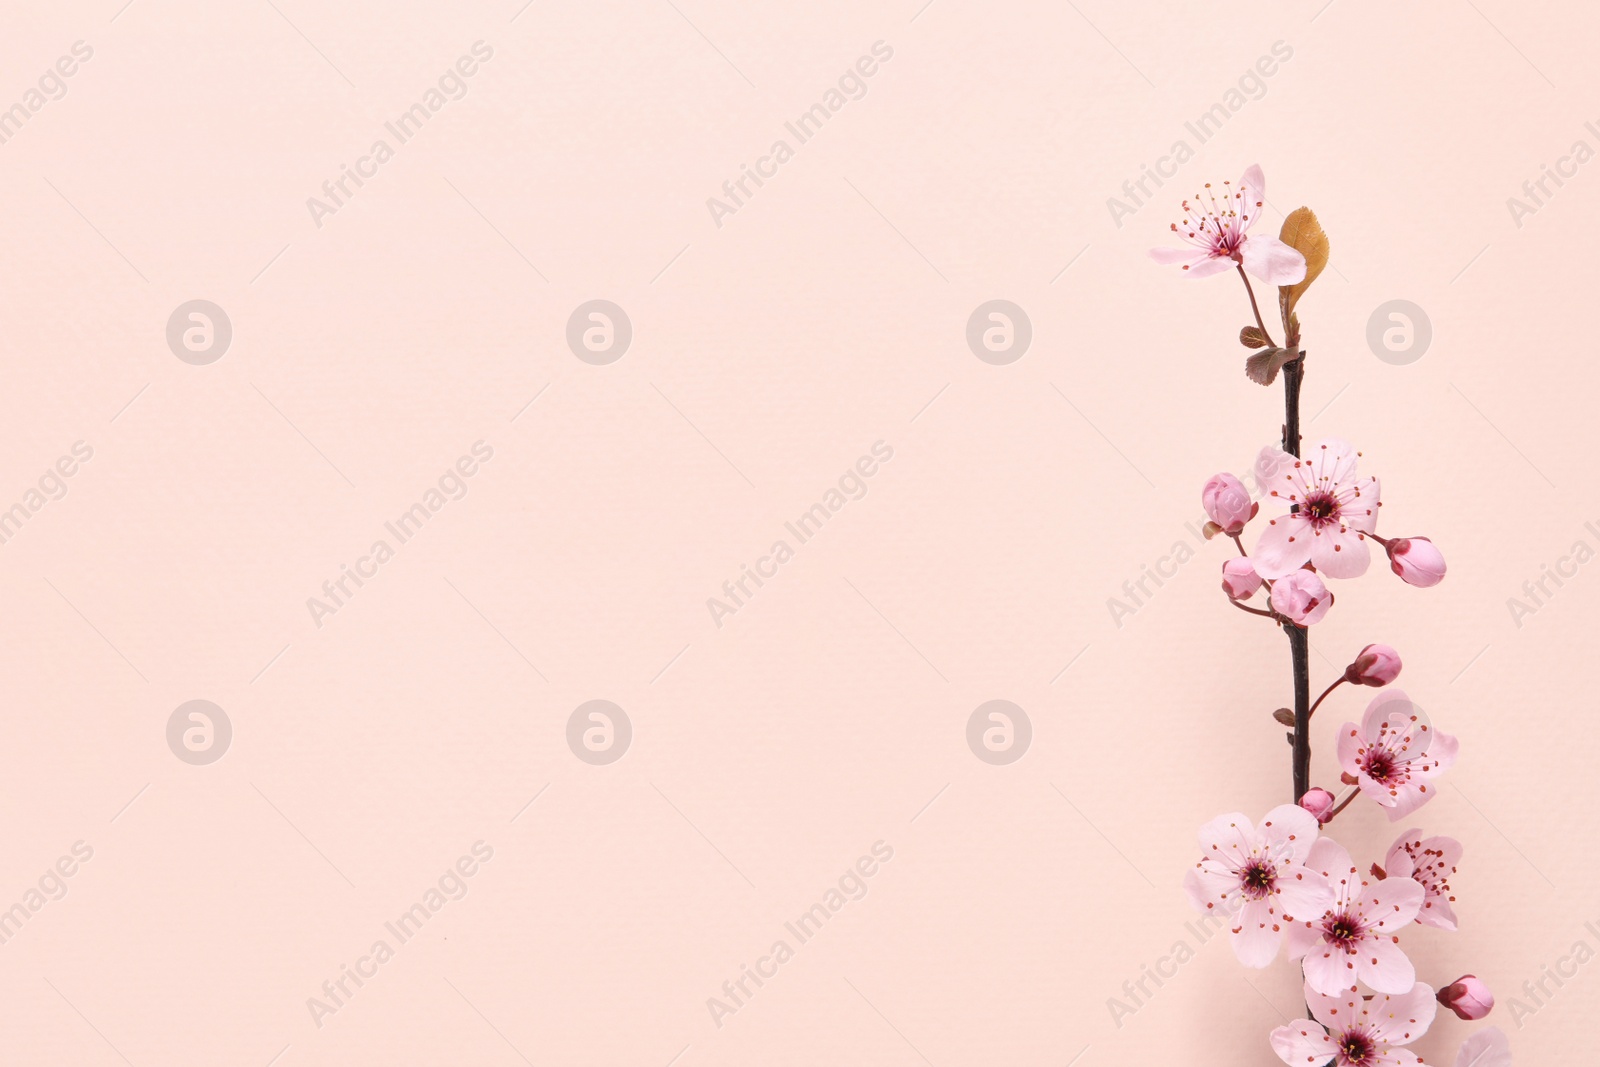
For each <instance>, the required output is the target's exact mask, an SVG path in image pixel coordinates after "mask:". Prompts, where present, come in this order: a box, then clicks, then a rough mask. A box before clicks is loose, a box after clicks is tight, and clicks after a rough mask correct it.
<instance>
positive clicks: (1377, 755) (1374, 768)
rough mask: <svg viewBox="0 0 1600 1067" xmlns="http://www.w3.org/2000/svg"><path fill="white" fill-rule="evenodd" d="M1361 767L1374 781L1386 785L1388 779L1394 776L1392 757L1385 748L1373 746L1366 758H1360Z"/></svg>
mask: <svg viewBox="0 0 1600 1067" xmlns="http://www.w3.org/2000/svg"><path fill="white" fill-rule="evenodd" d="M1361 769H1362V770H1363V771H1365V772H1366V774H1367V777H1368V778H1371V779H1372V780H1373V781H1374V782H1377V783H1378V784H1379V785H1387V784H1389V780H1390V779H1391V778H1393V777H1394V776H1395V761H1394V757H1393V756H1391V755H1390V754H1389V752H1388V750H1387V749H1382V748H1374V749H1372V750H1371V751H1370V752H1368V753H1367V756H1366V759H1364V760H1362V763H1361Z"/></svg>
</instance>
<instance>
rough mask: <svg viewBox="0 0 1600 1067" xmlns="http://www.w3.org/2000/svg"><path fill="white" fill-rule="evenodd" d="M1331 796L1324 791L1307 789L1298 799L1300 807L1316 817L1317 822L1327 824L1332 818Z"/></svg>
mask: <svg viewBox="0 0 1600 1067" xmlns="http://www.w3.org/2000/svg"><path fill="white" fill-rule="evenodd" d="M1333 804H1334V800H1333V794H1332V793H1330V792H1328V791H1327V790H1326V789H1307V790H1306V792H1305V796H1303V797H1301V798H1300V806H1301V807H1302V808H1305V809H1306V810H1307V811H1309V812H1310V813H1311V814H1313V815H1315V816H1316V817H1317V822H1319V823H1324V824H1325V823H1327V821H1328V819H1329V818H1331V817H1332V816H1333Z"/></svg>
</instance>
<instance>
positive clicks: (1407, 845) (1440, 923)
mask: <svg viewBox="0 0 1600 1067" xmlns="http://www.w3.org/2000/svg"><path fill="white" fill-rule="evenodd" d="M1460 862H1461V842H1460V841H1457V840H1456V839H1455V838H1453V837H1427V838H1425V837H1423V836H1422V831H1421V830H1407V831H1406V832H1405V833H1403V834H1401V835H1400V839H1399V840H1398V841H1396V842H1395V843H1394V844H1393V845H1390V846H1389V855H1388V856H1387V857H1385V859H1384V861H1383V865H1384V866H1385V867H1386V868H1388V872H1387V873H1388V875H1389V877H1390V878H1410V879H1411V880H1412V881H1414V882H1416V883H1417V884H1418V885H1420V886H1422V889H1423V892H1424V893H1425V894H1426V895H1425V897H1424V898H1423V902H1422V910H1421V911H1420V912H1418V913H1417V922H1419V923H1421V924H1422V925H1423V926H1437V927H1438V928H1439V929H1441V930H1454V929H1455V928H1456V912H1455V908H1454V906H1453V905H1454V904H1455V899H1456V898H1455V896H1454V895H1453V894H1452V893H1451V891H1450V876H1451V875H1453V874H1455V873H1456V864H1458V863H1460Z"/></svg>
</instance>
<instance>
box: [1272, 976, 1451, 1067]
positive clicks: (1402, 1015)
mask: <svg viewBox="0 0 1600 1067" xmlns="http://www.w3.org/2000/svg"><path fill="white" fill-rule="evenodd" d="M1306 1006H1307V1007H1309V1008H1310V1009H1311V1015H1312V1017H1313V1018H1314V1019H1315V1022H1313V1021H1312V1019H1296V1020H1294V1021H1293V1022H1291V1023H1289V1024H1288V1025H1287V1026H1280V1027H1278V1028H1277V1029H1276V1030H1274V1031H1272V1051H1274V1052H1276V1053H1277V1054H1278V1055H1279V1056H1280V1057H1281V1058H1282V1059H1283V1062H1284V1063H1287V1064H1289V1065H1290V1067H1321V1065H1322V1064H1326V1063H1332V1064H1335V1065H1336V1067H1415V1065H1417V1064H1420V1063H1421V1062H1422V1060H1420V1059H1419V1058H1418V1057H1417V1055H1416V1053H1414V1052H1412V1051H1411V1050H1410V1049H1408V1048H1404V1047H1402V1046H1404V1045H1409V1044H1411V1042H1413V1041H1415V1040H1416V1039H1417V1038H1419V1037H1421V1036H1422V1035H1423V1034H1425V1033H1427V1030H1428V1027H1429V1026H1431V1025H1433V1017H1434V1015H1435V1014H1436V1013H1437V1012H1438V1010H1439V1006H1438V1004H1436V1003H1435V1002H1434V999H1433V990H1432V989H1430V988H1428V987H1427V986H1426V985H1423V984H1422V983H1421V982H1418V983H1417V984H1416V985H1414V986H1411V987H1410V988H1409V989H1408V990H1407V991H1406V992H1405V993H1401V994H1398V995H1388V996H1376V997H1373V998H1372V999H1371V1000H1366V999H1364V998H1363V997H1362V996H1361V995H1360V994H1358V993H1354V992H1348V993H1344V994H1341V995H1339V996H1325V995H1323V994H1322V993H1319V992H1318V991H1316V990H1315V989H1311V988H1307V989H1306ZM1324 1028H1326V1029H1324ZM1458 1067H1459V1065H1458Z"/></svg>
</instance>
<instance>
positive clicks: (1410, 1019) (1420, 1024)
mask: <svg viewBox="0 0 1600 1067" xmlns="http://www.w3.org/2000/svg"><path fill="white" fill-rule="evenodd" d="M1438 1010H1439V1002H1438V1001H1437V1000H1435V999H1434V996H1433V989H1432V987H1430V986H1428V985H1426V984H1425V983H1423V982H1417V983H1415V984H1414V985H1412V986H1411V988H1409V989H1407V990H1406V991H1405V992H1404V993H1398V994H1389V995H1387V996H1377V997H1373V998H1372V999H1371V1000H1369V1001H1367V1006H1366V1014H1367V1026H1368V1028H1369V1029H1370V1031H1371V1033H1372V1035H1373V1036H1374V1037H1376V1038H1378V1039H1379V1040H1380V1041H1387V1042H1388V1043H1389V1044H1391V1045H1409V1044H1411V1042H1413V1041H1415V1040H1416V1039H1417V1038H1419V1037H1421V1036H1422V1035H1423V1034H1425V1033H1427V1032H1428V1027H1430V1026H1432V1025H1433V1017H1434V1015H1435V1013H1437V1012H1438Z"/></svg>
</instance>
